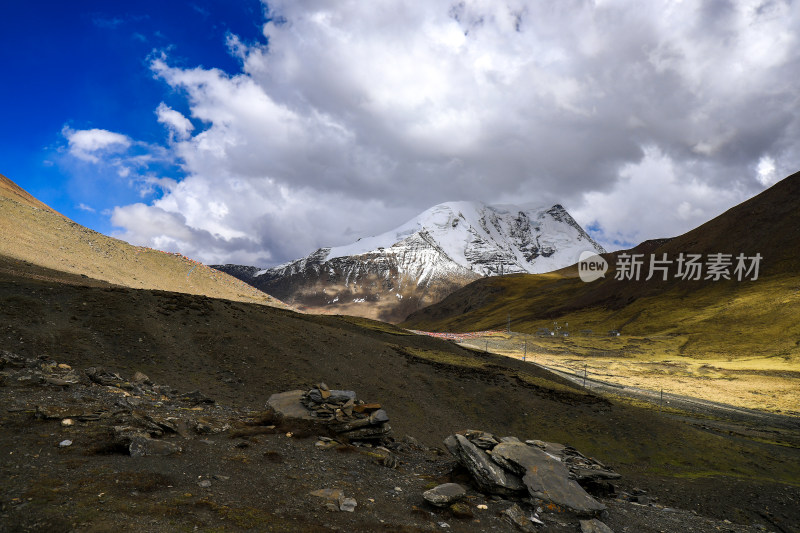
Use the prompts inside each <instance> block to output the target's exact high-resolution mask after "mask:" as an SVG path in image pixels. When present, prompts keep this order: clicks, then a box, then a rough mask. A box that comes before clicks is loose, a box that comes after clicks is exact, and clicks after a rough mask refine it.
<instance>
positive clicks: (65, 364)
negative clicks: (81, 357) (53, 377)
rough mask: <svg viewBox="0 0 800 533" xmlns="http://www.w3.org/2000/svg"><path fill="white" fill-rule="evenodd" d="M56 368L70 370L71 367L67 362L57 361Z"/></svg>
mask: <svg viewBox="0 0 800 533" xmlns="http://www.w3.org/2000/svg"><path fill="white" fill-rule="evenodd" d="M58 368H60V369H61V370H72V367H71V366H69V365H68V364H67V363H59V364H58Z"/></svg>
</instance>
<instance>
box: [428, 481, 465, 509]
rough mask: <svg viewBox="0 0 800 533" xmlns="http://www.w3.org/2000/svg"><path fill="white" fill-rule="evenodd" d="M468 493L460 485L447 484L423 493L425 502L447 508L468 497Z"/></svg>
mask: <svg viewBox="0 0 800 533" xmlns="http://www.w3.org/2000/svg"><path fill="white" fill-rule="evenodd" d="M466 494H467V491H466V490H465V489H464V487H462V486H461V485H459V484H458V483H445V484H443V485H439V486H438V487H434V488H432V489H430V490H426V491H425V492H424V493H422V497H423V498H425V501H427V502H428V503H430V504H432V505H435V506H436V507H447V506H449V505H451V504H453V503H455V502H457V501H459V500H460V499H462V498H463V497H464V496H466Z"/></svg>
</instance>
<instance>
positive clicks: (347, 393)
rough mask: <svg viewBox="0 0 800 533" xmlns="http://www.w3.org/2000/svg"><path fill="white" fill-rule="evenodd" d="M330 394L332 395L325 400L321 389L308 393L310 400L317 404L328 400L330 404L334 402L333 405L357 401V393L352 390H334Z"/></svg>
mask: <svg viewBox="0 0 800 533" xmlns="http://www.w3.org/2000/svg"><path fill="white" fill-rule="evenodd" d="M329 392H330V394H331V395H330V396H329V397H327V398H324V397H323V396H322V391H320V390H319V389H311V391H309V393H308V398H309V399H310V400H311V401H312V402H315V403H322V402H323V400H327V401H328V402H333V403H338V402H341V403H344V402H346V401H347V400H353V401H355V399H356V393H355V392H354V391H351V390H332V391H329Z"/></svg>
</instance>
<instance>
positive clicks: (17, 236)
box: [0, 175, 285, 307]
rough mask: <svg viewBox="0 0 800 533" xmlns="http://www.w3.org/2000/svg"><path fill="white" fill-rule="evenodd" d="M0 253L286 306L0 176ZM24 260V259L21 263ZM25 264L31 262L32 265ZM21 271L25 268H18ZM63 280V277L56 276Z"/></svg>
mask: <svg viewBox="0 0 800 533" xmlns="http://www.w3.org/2000/svg"><path fill="white" fill-rule="evenodd" d="M0 256H4V257H5V258H6V259H7V261H5V262H4V263H3V268H5V269H6V270H10V269H13V268H15V267H14V265H19V262H20V261H22V262H27V263H29V264H30V265H35V266H38V267H43V268H45V269H50V270H52V271H54V272H51V273H50V275H57V272H63V273H65V274H70V275H72V280H71V282H75V281H76V279H75V278H74V276H86V277H87V278H92V279H94V280H100V281H104V282H108V283H110V284H114V285H120V286H124V287H131V288H135V289H155V290H165V291H174V292H182V293H187V294H198V295H205V296H210V297H214V298H223V299H228V300H236V301H243V302H254V303H261V304H266V305H273V306H279V307H285V304H283V303H282V302H280V301H279V300H277V299H275V298H272V297H271V296H268V295H267V294H265V293H263V292H261V291H259V290H256V289H254V288H252V287H250V286H249V285H247V284H245V283H243V282H241V281H239V280H237V279H236V278H233V277H231V276H228V275H227V274H224V273H222V272H219V271H217V270H214V269H212V268H209V267H207V266H205V265H202V264H200V263H198V262H196V261H193V260H191V259H189V258H186V257H183V256H181V255H178V254H169V253H165V252H161V251H158V250H153V249H150V248H145V247H140V246H132V245H130V244H128V243H126V242H123V241H120V240H118V239H114V238H111V237H107V236H105V235H102V234H100V233H97V232H96V231H92V230H90V229H88V228H85V227H83V226H81V225H80V224H76V223H75V222H73V221H72V220H70V219H68V218H66V217H64V216H63V215H61V214H59V213H57V212H56V211H54V210H53V209H51V208H50V207H48V206H46V205H45V204H43V203H42V202H40V201H39V200H37V199H36V198H34V197H33V196H31V195H30V194H28V193H27V192H25V191H24V190H23V189H21V188H20V187H19V186H17V185H16V184H15V183H14V182H12V181H11V180H9V179H8V178H6V177H5V176H2V175H0ZM23 264H24V263H23ZM30 265H29V266H30ZM18 272H19V273H22V274H23V275H24V273H25V270H19V271H18ZM60 281H62V280H60Z"/></svg>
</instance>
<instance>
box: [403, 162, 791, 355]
mask: <svg viewBox="0 0 800 533" xmlns="http://www.w3.org/2000/svg"><path fill="white" fill-rule="evenodd" d="M629 252H630V253H644V254H645V258H647V257H648V254H650V253H654V254H656V256H657V257H661V255H662V254H664V253H666V254H667V258H668V259H675V258H677V257H678V254H679V253H699V254H703V255H704V256H705V255H706V254H712V253H730V254H734V256H735V255H737V254H739V253H744V254H745V255H747V256H753V255H755V254H756V253H760V254H761V255H762V256H763V258H764V259H763V260H762V263H761V265H762V266H761V272H760V274H759V278H758V279H757V280H755V281H752V280H745V281H736V280H730V281H725V280H721V281H712V280H701V281H687V280H680V279H674V277H673V275H674V269H673V271H671V272H670V279H668V280H667V281H655V280H651V281H644V280H643V279H642V280H639V281H635V280H630V281H629V280H625V281H620V280H616V279H614V277H613V273H614V270H615V265H616V260H617V257H618V256H619V252H616V253H614V254H606V255H605V257H606V259H607V260H608V261H609V263H610V266H611V268H610V271H609V275H608V276H607V277H606V278H605V279H602V280H598V281H596V282H593V283H584V282H582V281H581V280H580V279H579V278H578V277H577V270H576V269H575V267H570V268H566V269H563V270H561V271H558V272H554V273H549V274H541V275H518V276H506V277H502V278H485V279H482V280H479V281H477V282H475V283H472V284H470V285H468V286H467V287H465V288H463V289H461V290H459V291H457V292H455V293H453V294H452V295H451V296H449V297H448V298H446V299H445V300H444V301H442V302H441V303H439V304H437V305H435V306H431V307H429V308H426V309H423V310H422V311H420V312H417V313H415V314H413V315H411V316H410V317H409V318H408V319H407V321H406V322H405V323H404V324H403V325H404V326H406V327H413V328H415V329H429V330H437V331H475V330H483V329H496V328H504V327H505V325H506V321H507V318H508V316H509V315H511V317H512V320H513V324H512V326H513V329H514V330H515V331H521V332H529V333H533V332H535V331H536V330H537V329H538V328H540V327H547V326H549V325H552V322H553V321H555V320H557V321H559V322H561V323H563V322H569V324H570V328H569V329H570V330H571V331H573V332H577V331H580V330H585V329H591V330H593V331H594V332H595V333H598V332H600V333H605V332H606V331H607V330H610V329H619V330H620V331H621V332H622V333H623V334H624V335H632V336H666V337H668V338H670V339H671V344H673V345H676V346H677V347H676V349H677V350H678V351H679V352H680V354H681V355H686V356H697V357H708V356H712V357H725V358H742V357H779V358H782V359H785V360H791V361H800V323H798V321H797V317H798V316H800V173H798V174H794V175H792V176H789V177H788V178H786V179H784V180H783V181H781V182H780V183H778V184H776V185H775V186H773V187H772V188H770V189H768V190H767V191H764V192H763V193H761V194H759V195H758V196H756V197H754V198H752V199H750V200H748V201H746V202H744V203H742V204H740V205H738V206H736V207H734V208H732V209H730V210H729V211H727V212H726V213H723V214H722V215H720V216H719V217H717V218H715V219H713V220H711V221H709V222H707V223H706V224H703V225H702V226H700V227H698V228H696V229H694V230H692V231H690V232H688V233H686V234H684V235H681V236H680V237H676V238H674V239H665V240H661V241H649V242H646V243H643V244H641V245H639V246H638V247H636V248H634V249H633V250H632V251H629ZM643 277H644V276H643Z"/></svg>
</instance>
